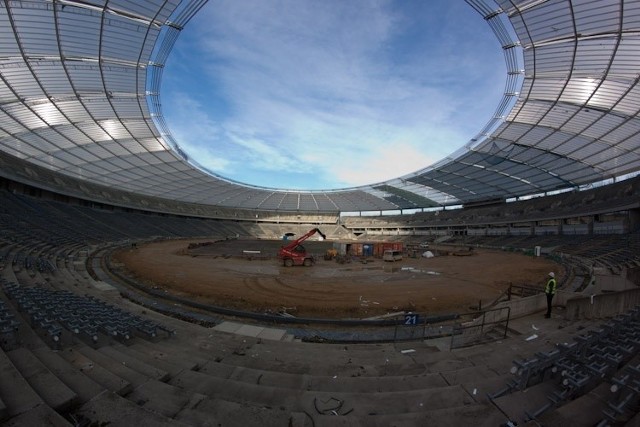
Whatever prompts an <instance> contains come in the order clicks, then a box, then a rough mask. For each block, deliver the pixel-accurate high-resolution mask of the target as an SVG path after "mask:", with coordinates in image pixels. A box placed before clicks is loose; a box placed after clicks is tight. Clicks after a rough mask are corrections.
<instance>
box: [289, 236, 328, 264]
mask: <svg viewBox="0 0 640 427" xmlns="http://www.w3.org/2000/svg"><path fill="white" fill-rule="evenodd" d="M316 233H318V234H319V235H320V236H322V238H323V239H326V238H327V236H325V235H324V234H323V233H322V231H320V230H319V229H317V228H314V229H313V230H309V231H307V232H306V233H305V234H304V235H303V236H301V237H299V238H297V239H296V240H294V241H292V242H291V243H289V244H288V245H285V246H282V247H281V248H280V250H278V258H279V259H281V260H282V264H283V265H284V266H285V267H291V266H294V265H304V266H305V267H309V266H311V265H313V263H314V262H315V261H314V259H313V256H312V255H311V254H308V253H307V250H306V249H305V248H304V246H302V244H301V243H302V242H304V241H305V240H307V239H308V238H309V237H311V236H313V235H314V234H316Z"/></svg>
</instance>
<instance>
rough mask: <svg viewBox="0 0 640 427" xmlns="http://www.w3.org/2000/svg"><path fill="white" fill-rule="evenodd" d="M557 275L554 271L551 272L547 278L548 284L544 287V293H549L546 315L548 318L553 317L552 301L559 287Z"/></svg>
mask: <svg viewBox="0 0 640 427" xmlns="http://www.w3.org/2000/svg"><path fill="white" fill-rule="evenodd" d="M557 286H558V285H557V282H556V275H555V274H554V272H553V271H552V272H551V273H549V280H547V286H545V288H544V293H545V294H547V314H545V315H544V317H546V318H547V319H548V318H550V317H551V301H552V300H553V296H554V295H555V294H556V288H557Z"/></svg>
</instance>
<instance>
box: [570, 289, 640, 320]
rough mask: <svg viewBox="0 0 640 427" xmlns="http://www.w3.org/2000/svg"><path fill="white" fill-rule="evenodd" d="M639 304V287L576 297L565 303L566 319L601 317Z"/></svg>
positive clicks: (621, 311)
mask: <svg viewBox="0 0 640 427" xmlns="http://www.w3.org/2000/svg"><path fill="white" fill-rule="evenodd" d="M639 304H640V289H632V290H627V291H621V292H615V293H606V294H599V295H594V296H593V297H590V296H587V297H578V298H572V299H569V300H568V301H567V303H566V308H567V309H566V312H565V318H566V319H567V320H578V319H601V318H605V317H612V316H616V315H618V314H621V313H624V312H625V311H628V310H629V309H631V308H633V307H635V306H636V305H639Z"/></svg>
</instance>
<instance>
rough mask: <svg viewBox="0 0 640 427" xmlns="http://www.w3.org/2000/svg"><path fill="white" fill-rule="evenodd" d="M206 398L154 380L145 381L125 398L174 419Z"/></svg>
mask: <svg viewBox="0 0 640 427" xmlns="http://www.w3.org/2000/svg"><path fill="white" fill-rule="evenodd" d="M206 398H207V397H206V396H205V395H202V394H199V393H193V392H191V391H189V390H184V389H181V388H179V387H176V386H173V385H171V384H166V383H163V382H160V381H155V380H149V381H147V382H146V383H144V384H142V385H141V386H139V387H137V388H136V389H135V390H133V392H131V394H129V395H128V396H127V399H128V400H130V401H132V402H134V403H136V404H137V405H139V406H142V407H143V408H145V409H147V410H149V411H152V412H155V413H158V414H161V415H163V416H165V417H167V418H174V417H175V416H176V415H177V414H178V413H179V412H180V411H182V410H183V409H184V408H187V407H194V406H197V405H198V404H199V403H200V401H202V400H204V399H206Z"/></svg>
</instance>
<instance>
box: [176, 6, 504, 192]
mask: <svg viewBox="0 0 640 427" xmlns="http://www.w3.org/2000/svg"><path fill="white" fill-rule="evenodd" d="M454 3H455V6H452V3H451V2H450V1H449V0H447V1H444V2H433V3H432V2H429V5H428V6H429V7H436V8H438V7H439V8H443V7H444V8H445V9H444V10H445V11H447V12H448V13H455V14H458V15H459V14H460V10H459V7H460V5H458V4H457V3H456V2H454ZM399 6H401V7H399ZM412 7H413V8H422V7H425V6H423V5H422V4H421V3H419V2H416V3H412V2H399V3H394V2H392V1H377V2H369V1H367V2H352V1H349V2H344V1H323V2H317V1H298V0H297V1H291V0H288V1H285V0H280V1H277V0H274V1H269V2H264V1H259V0H254V1H248V0H246V1H242V2H237V1H231V0H227V1H223V0H220V1H216V2H211V3H210V4H209V5H208V6H207V7H206V8H205V9H204V10H203V11H202V12H201V14H200V15H199V16H198V19H197V20H195V21H192V22H195V23H194V24H193V25H192V26H190V27H188V33H189V32H191V34H192V35H193V37H191V38H188V39H187V42H188V44H187V45H186V46H182V47H181V46H180V42H181V40H179V42H178V45H177V47H176V50H177V51H178V53H177V54H176V55H177V56H178V57H179V58H180V63H179V64H177V68H178V69H179V70H181V71H182V72H183V73H185V74H186V73H189V72H191V73H194V74H191V75H196V76H197V81H192V80H196V79H191V80H189V79H185V80H184V81H180V85H181V86H178V83H177V82H178V81H179V78H176V79H174V80H172V81H174V82H176V83H175V84H176V86H178V87H180V90H183V89H185V90H186V89H187V87H189V86H193V90H194V91H195V94H194V93H192V94H190V95H188V96H184V97H183V96H181V94H179V93H178V95H176V93H174V92H171V95H170V98H171V103H172V104H171V105H170V107H169V108H167V109H166V110H167V111H166V112H169V111H170V115H171V120H170V127H171V130H172V132H173V133H174V135H175V136H176V139H177V140H178V141H179V143H180V145H181V146H182V147H183V148H185V149H186V151H187V152H188V153H189V154H190V155H191V156H192V157H196V159H197V160H198V162H200V163H201V164H205V162H206V166H208V167H209V168H210V169H213V170H215V171H216V172H217V173H220V174H222V175H225V176H229V177H230V178H233V179H236V180H240V181H243V182H248V183H253V184H258V185H265V183H264V182H263V181H262V180H261V181H259V182H252V178H251V177H252V176H253V175H252V174H253V173H257V174H258V175H259V176H260V177H261V178H260V179H263V178H264V177H265V176H268V174H272V175H273V173H276V172H277V173H278V174H290V175H291V180H292V183H291V184H290V186H291V187H292V188H294V187H296V188H300V186H301V185H302V187H303V188H317V187H316V186H319V187H320V188H327V185H329V186H330V187H334V188H335V187H345V186H354V185H363V184H368V183H375V182H379V181H382V180H386V179H391V178H394V177H397V176H400V175H404V174H406V173H410V172H413V171H416V170H418V169H421V168H423V167H426V166H428V165H429V164H431V163H433V162H435V161H437V160H439V159H440V158H442V157H444V156H445V155H447V154H450V153H451V152H453V151H455V150H456V149H457V148H459V147H460V146H462V145H463V144H464V143H466V142H467V141H468V140H469V139H470V138H471V137H473V136H475V132H477V131H478V130H479V129H480V127H481V126H482V125H483V124H484V123H485V122H486V121H488V119H489V118H490V115H491V113H492V112H493V109H494V107H495V105H496V104H497V101H498V97H497V96H496V97H495V99H491V100H490V101H491V102H490V104H489V105H490V107H489V108H488V110H489V111H487V107H486V104H487V98H488V96H487V94H494V93H497V94H498V95H499V93H500V90H501V89H502V86H503V82H504V71H503V68H504V66H503V65H502V64H498V67H497V68H500V80H499V81H498V83H497V85H498V89H497V91H496V86H490V87H489V88H488V90H487V88H486V87H485V86H483V83H484V81H483V80H482V79H483V78H486V75H487V72H489V73H493V74H496V72H495V69H496V66H495V65H494V66H489V65H487V63H486V62H487V59H486V58H487V55H486V54H485V53H483V52H482V51H481V50H482V49H478V47H477V46H476V45H474V40H469V37H468V35H469V34H468V33H467V32H468V31H471V30H469V29H467V28H466V27H464V26H462V27H463V28H462V29H461V31H462V33H463V34H462V37H460V36H456V34H455V32H454V31H453V30H451V28H450V27H452V26H454V25H455V26H458V25H459V23H458V21H455V20H454V19H453V18H451V19H449V20H448V21H446V20H445V21H443V22H440V21H442V19H443V18H442V15H440V14H438V11H434V13H433V14H426V15H424V17H423V18H420V17H418V16H413V14H412V12H414V11H413V10H407V8H410V9H411V8H412ZM464 7H466V8H467V9H465V10H466V11H467V12H468V13H471V14H475V12H473V11H469V9H470V8H468V6H464ZM457 19H459V18H457ZM477 19H478V20H479V21H481V18H480V17H479V16H477ZM449 21H450V22H449ZM482 25H486V24H484V23H483V24H482ZM447 28H449V29H447ZM445 29H447V31H448V32H445V33H444V35H440V31H441V30H445ZM486 31H488V29H487V30H486ZM423 33H424V34H423ZM427 33H433V34H438V37H440V38H438V39H434V38H432V37H426V35H425V34H427ZM427 35H428V34H427ZM194 43H198V44H194ZM483 49H484V47H483ZM496 52H498V50H497V48H496ZM498 55H499V52H498ZM192 60H197V61H199V64H193V65H188V64H190V61H192ZM190 67H193V69H196V70H203V71H202V72H203V73H204V74H199V75H197V73H195V72H194V71H193V70H190V69H189V68H190ZM462 71H464V72H465V73H466V74H460V73H461V72H462ZM493 74H492V75H493ZM469 75H470V77H469ZM476 75H477V79H479V81H474V78H475V77H476ZM460 76H463V77H460ZM465 76H466V77H465ZM479 83H480V84H479ZM209 91H211V93H212V94H211V95H207V94H208V93H209ZM176 98H177V99H176ZM174 103H175V105H174ZM211 105H215V109H210V108H209V107H211ZM205 107H206V108H205ZM212 108H213V107H212ZM207 109H209V111H207ZM464 109H467V111H471V114H473V115H474V116H478V115H479V114H484V116H485V117H482V119H481V120H480V122H478V121H477V119H476V120H475V121H472V122H473V124H471V123H470V120H467V119H466V118H465V116H464V115H461V111H464ZM174 113H175V115H174ZM477 123H480V125H479V126H478V124H477ZM472 126H473V127H472ZM210 162H211V163H210ZM303 178H304V179H306V180H307V181H305V182H306V186H305V185H304V184H302V181H303ZM266 185H268V184H266Z"/></svg>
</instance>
